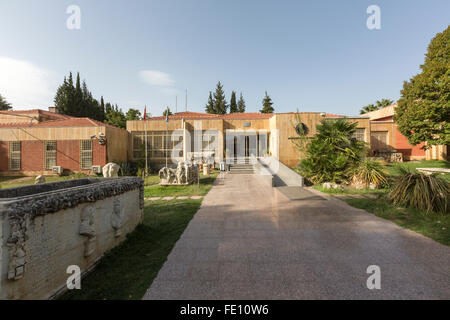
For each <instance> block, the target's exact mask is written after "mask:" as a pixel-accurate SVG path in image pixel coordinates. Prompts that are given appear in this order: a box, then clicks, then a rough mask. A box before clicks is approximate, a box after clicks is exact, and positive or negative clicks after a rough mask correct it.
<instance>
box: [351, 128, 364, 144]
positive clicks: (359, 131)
mask: <svg viewBox="0 0 450 320" xmlns="http://www.w3.org/2000/svg"><path fill="white" fill-rule="evenodd" d="M365 135H366V129H365V128H356V130H355V132H354V133H353V138H355V139H356V140H358V141H362V142H364V141H366V139H365Z"/></svg>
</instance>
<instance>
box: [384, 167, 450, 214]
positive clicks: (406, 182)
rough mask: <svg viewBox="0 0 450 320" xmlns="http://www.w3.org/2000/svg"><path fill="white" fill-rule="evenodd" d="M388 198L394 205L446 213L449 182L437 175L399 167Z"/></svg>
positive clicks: (449, 192)
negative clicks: (398, 173)
mask: <svg viewBox="0 0 450 320" xmlns="http://www.w3.org/2000/svg"><path fill="white" fill-rule="evenodd" d="M400 171H401V175H400V176H399V177H398V178H397V180H396V181H395V184H394V186H393V187H392V190H391V192H390V193H389V195H388V197H389V199H390V200H391V201H392V202H393V203H394V204H396V205H401V206H405V207H412V208H416V209H419V210H422V211H426V212H427V213H429V212H432V211H434V212H439V213H448V212H449V205H448V202H449V196H450V183H449V182H448V181H446V180H444V179H442V178H441V177H438V176H437V175H426V174H424V173H420V172H418V171H411V170H407V169H405V168H401V169H400Z"/></svg>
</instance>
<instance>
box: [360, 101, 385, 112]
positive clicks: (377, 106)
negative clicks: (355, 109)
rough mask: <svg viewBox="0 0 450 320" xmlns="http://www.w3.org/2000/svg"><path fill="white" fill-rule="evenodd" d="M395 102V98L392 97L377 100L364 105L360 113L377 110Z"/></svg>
mask: <svg viewBox="0 0 450 320" xmlns="http://www.w3.org/2000/svg"><path fill="white" fill-rule="evenodd" d="M393 103H394V100H391V99H381V100H377V102H376V103H375V104H369V105H367V106H365V107H363V108H362V109H361V110H360V111H359V114H365V113H368V112H372V111H376V110H379V109H381V108H384V107H387V106H390V105H391V104H393Z"/></svg>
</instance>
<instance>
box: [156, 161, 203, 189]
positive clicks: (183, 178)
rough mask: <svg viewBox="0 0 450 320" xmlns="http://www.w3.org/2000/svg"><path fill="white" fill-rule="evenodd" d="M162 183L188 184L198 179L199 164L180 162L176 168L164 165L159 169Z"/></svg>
mask: <svg viewBox="0 0 450 320" xmlns="http://www.w3.org/2000/svg"><path fill="white" fill-rule="evenodd" d="M159 179H160V184H161V185H187V184H191V183H195V182H196V181H197V179H198V166H197V165H193V164H187V163H184V162H178V165H177V168H176V169H171V168H167V167H164V168H162V169H161V170H159Z"/></svg>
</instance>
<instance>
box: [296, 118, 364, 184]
mask: <svg viewBox="0 0 450 320" xmlns="http://www.w3.org/2000/svg"><path fill="white" fill-rule="evenodd" d="M356 126H357V123H350V122H348V120H346V119H338V120H322V123H321V124H319V125H317V131H318V133H317V134H316V135H315V136H314V137H313V138H312V139H311V141H310V142H309V143H308V144H307V145H306V147H305V156H304V158H303V159H302V160H301V161H300V164H299V169H300V172H301V173H302V174H303V176H304V177H305V178H307V179H309V180H310V181H312V182H314V183H322V182H338V183H340V182H343V181H346V180H348V179H349V177H350V175H351V173H352V169H354V168H355V167H356V166H357V165H358V164H359V162H360V160H361V156H362V155H363V152H364V149H365V144H364V142H361V141H358V140H356V138H354V137H353V133H354V132H355V130H356Z"/></svg>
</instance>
